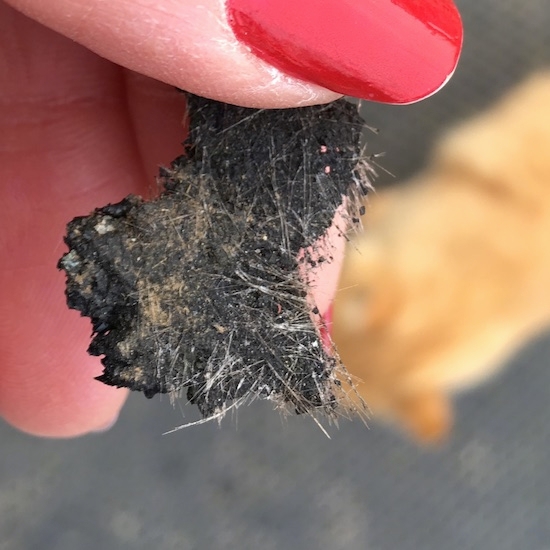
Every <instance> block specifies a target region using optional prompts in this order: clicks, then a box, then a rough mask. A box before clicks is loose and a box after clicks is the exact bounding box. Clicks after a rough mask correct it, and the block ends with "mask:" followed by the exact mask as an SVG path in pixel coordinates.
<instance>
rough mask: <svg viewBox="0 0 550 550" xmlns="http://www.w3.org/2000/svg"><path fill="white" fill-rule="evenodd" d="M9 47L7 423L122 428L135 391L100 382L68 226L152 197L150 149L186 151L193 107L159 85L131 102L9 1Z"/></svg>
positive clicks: (86, 59) (0, 385)
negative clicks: (187, 111)
mask: <svg viewBox="0 0 550 550" xmlns="http://www.w3.org/2000/svg"><path fill="white" fill-rule="evenodd" d="M0 48H1V50H2V52H4V55H3V56H2V58H1V60H0V80H1V81H2V83H3V85H2V87H1V89H0V132H1V135H2V136H3V137H2V141H1V143H0V181H1V182H2V187H1V188H0V204H2V216H1V217H0V220H1V222H0V223H1V225H2V227H1V230H0V265H1V266H2V270H1V272H0V292H1V293H2V299H1V301H0V350H1V361H2V362H1V364H0V415H2V416H4V418H6V420H8V421H9V422H11V423H12V424H14V425H15V426H17V427H19V428H21V429H23V430H26V431H28V432H30V433H34V434H41V435H48V436H73V435H77V434H81V433H85V432H87V431H90V430H93V429H97V428H101V427H102V426H105V425H107V424H109V423H110V422H112V420H113V418H114V417H115V416H116V415H117V414H118V411H119V409H120V407H121V405H122V403H123V401H124V399H125V396H126V392H125V391H121V390H116V389H113V388H109V387H106V386H104V385H103V384H101V383H99V382H97V381H95V380H94V376H97V375H98V374H100V373H101V371H102V367H101V365H100V363H99V360H98V359H97V358H92V357H89V356H88V355H87V354H86V351H85V350H86V348H87V346H88V344H89V341H90V324H89V322H88V320H87V319H83V318H80V317H79V316H78V314H77V313H76V312H74V311H69V310H67V308H66V306H65V298H64V277H63V276H62V274H61V273H59V272H57V270H56V269H55V264H56V262H57V259H58V258H59V256H60V255H61V254H62V253H63V251H64V245H63V243H62V237H63V234H64V232H65V224H66V222H67V221H68V220H69V219H71V218H72V217H74V216H75V215H82V214H87V213H88V212H89V211H90V210H91V209H93V208H94V207H95V206H97V205H101V204H105V203H108V202H113V201H118V200H120V199H121V198H122V197H124V196H125V195H126V194H128V193H130V192H134V193H141V192H146V191H147V187H148V185H149V184H148V179H147V177H146V175H145V172H149V171H151V170H152V164H153V162H154V161H153V158H152V157H149V158H142V157H141V156H140V152H139V149H140V147H150V146H151V144H152V143H153V142H155V141H156V142H157V146H156V147H157V148H156V149H154V148H151V150H153V151H154V153H153V154H154V155H160V154H161V153H160V152H161V150H162V148H163V144H166V143H167V142H169V143H173V146H174V147H175V146H177V143H178V142H179V141H181V139H182V137H183V136H182V135H181V125H180V124H181V123H180V120H181V116H182V113H183V111H184V108H183V105H181V107H180V108H178V109H175V108H174V107H175V105H176V101H175V98H176V97H177V96H170V93H171V92H170V93H168V92H167V91H166V89H164V90H161V89H160V88H159V86H160V85H159V84H158V83H151V86H150V88H149V90H148V91H147V90H145V91H144V92H143V94H142V97H141V99H140V98H137V97H134V99H133V100H132V101H130V102H127V97H126V96H127V91H128V90H130V93H131V90H132V88H133V85H132V84H130V85H129V86H128V87H127V86H125V78H124V75H123V74H122V72H121V71H120V69H118V68H116V67H115V66H114V65H111V64H110V63H108V62H106V61H104V60H102V59H100V58H98V57H96V56H95V55H94V54H92V53H90V52H89V51H86V50H85V49H84V48H82V47H80V46H78V45H76V44H74V43H72V42H71V41H69V40H66V39H64V38H62V37H60V36H59V35H56V34H55V33H53V32H51V31H49V30H47V29H45V28H44V27H41V26H40V25H38V24H36V23H33V22H31V21H30V20H28V19H26V18H24V17H23V16H21V15H20V14H17V13H16V12H14V11H12V10H11V9H9V8H7V7H6V6H5V5H1V4H0ZM142 84H143V83H142ZM163 96H164V99H162V97H163ZM154 97H156V99H159V98H160V100H159V102H158V105H156V101H153V99H152V98H154ZM178 101H179V100H178ZM143 104H147V105H146V108H144V107H143ZM128 105H131V106H130V107H128ZM145 111H147V112H148V113H149V114H148V115H147V117H144V116H142V115H140V113H143V112H145ZM174 111H177V112H174ZM132 114H133V115H134V117H135V118H134V120H133V121H132V119H131V118H132V117H131V115H132ZM134 128H137V129H139V131H140V132H141V133H142V134H148V136H147V137H142V138H140V140H136V139H134V137H133V136H134V135H133V132H134ZM160 129H162V131H160ZM177 135H179V137H176V136H177ZM149 136H150V137H149ZM172 155H173V152H172V151H167V155H166V157H165V158H162V159H158V161H157V162H165V163H167V162H168V161H169V160H170V157H171V156H172Z"/></svg>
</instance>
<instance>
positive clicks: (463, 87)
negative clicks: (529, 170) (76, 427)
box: [0, 0, 550, 550]
mask: <svg viewBox="0 0 550 550" xmlns="http://www.w3.org/2000/svg"><path fill="white" fill-rule="evenodd" d="M456 3H457V4H458V6H459V8H460V10H461V13H462V16H463V20H464V25H465V47H464V53H463V56H462V60H461V63H460V65H459V67H458V70H457V72H456V74H455V76H454V78H453V79H452V80H451V82H450V84H449V85H448V86H447V87H446V88H445V89H444V90H442V91H441V92H440V93H439V94H437V95H436V96H434V97H432V98H430V99H429V100H427V101H425V102H423V103H420V104H418V105H412V106H407V107H390V106H381V105H374V104H369V105H367V106H366V108H365V117H366V119H367V123H368V124H369V125H371V126H374V127H377V128H379V129H380V135H378V136H374V135H370V136H369V137H368V140H369V151H370V152H371V153H379V152H386V155H385V157H384V158H383V159H381V163H382V164H383V166H384V167H385V168H387V169H388V170H389V171H390V172H391V173H393V174H394V175H395V176H396V178H392V177H390V176H389V175H387V174H384V173H381V177H380V181H379V184H378V185H386V184H388V183H396V182H397V183H398V182H399V180H403V179H405V178H407V177H409V176H410V175H412V174H413V173H414V172H415V171H416V170H418V169H419V168H421V167H422V166H423V165H424V163H425V159H426V156H427V154H428V153H429V151H430V147H431V144H432V143H434V142H435V141H436V139H437V136H438V135H439V134H440V132H441V131H442V130H443V129H444V128H445V127H447V126H448V125H449V124H452V123H454V122H456V121H458V120H460V119H462V118H464V117H467V116H470V115H472V114H474V113H476V112H478V111H479V110H480V109H482V108H483V107H485V106H487V105H489V104H490V103H491V102H492V101H493V100H494V99H496V98H497V97H498V96H499V95H501V93H502V92H503V91H504V90H506V89H508V88H509V87H510V86H512V85H513V84H514V83H516V82H518V81H519V80H521V79H522V77H523V76H524V75H526V74H528V73H529V72H531V71H532V70H534V69H536V68H537V67H541V66H544V65H545V64H547V65H550V3H549V2H548V0H479V1H477V2H472V1H471V0H456ZM549 102H550V98H549ZM457 416H458V420H457V425H456V428H455V431H454V434H453V437H452V439H451V441H450V442H449V443H448V444H447V445H446V446H445V447H443V448H441V449H439V450H432V451H427V450H422V449H420V448H418V447H417V446H415V445H414V444H412V443H410V442H408V441H406V440H404V439H403V438H402V437H400V436H399V435H397V434H395V433H393V432H391V431H389V430H388V429H387V428H385V427H383V426H381V425H377V424H373V425H371V426H369V427H368V428H367V427H365V425H364V424H362V422H361V421H359V420H356V421H354V422H350V421H342V422H341V423H340V425H339V427H335V426H332V427H329V428H328V431H329V433H330V435H331V439H328V438H327V437H326V436H325V435H324V434H323V433H322V432H321V430H320V429H319V428H318V427H317V426H316V425H315V424H314V423H313V422H312V421H311V420H310V419H308V418H300V417H288V418H281V417H280V416H279V414H278V413H277V412H274V411H273V410H272V407H271V405H270V404H269V403H255V404H254V405H252V406H250V407H247V408H242V409H240V411H239V414H238V417H228V418H226V419H225V420H224V421H223V422H222V424H221V426H218V425H217V424H215V423H210V424H206V425H202V426H197V427H191V428H188V429H186V430H183V431H179V432H176V433H174V434H171V435H164V436H163V435H162V434H163V432H165V431H167V430H169V429H171V428H173V427H174V426H177V425H179V424H182V423H186V422H190V421H193V420H196V419H197V418H198V416H197V413H196V411H195V410H194V408H193V407H188V406H186V405H184V404H183V403H182V404H181V405H179V406H177V407H175V408H174V407H172V406H171V405H170V403H169V401H168V399H167V398H157V399H154V400H151V401H149V400H146V399H145V398H144V397H143V396H141V395H132V396H131V398H130V400H129V403H128V405H127V406H126V408H125V409H124V410H123V412H122V416H121V419H120V421H119V422H118V424H117V425H116V426H115V427H114V428H113V429H112V430H111V431H109V432H107V433H105V434H100V435H94V436H88V437H84V438H81V439H77V440H72V441H48V440H40V439H34V438H31V437H28V436H25V435H23V434H20V433H18V432H16V431H15V430H13V429H11V428H10V427H8V426H7V425H4V424H0V440H1V441H2V452H1V453H0V549H1V550H19V549H21V550H34V549H37V550H38V549H40V550H44V549H56V550H88V549H90V550H91V549H94V550H95V549H96V548H102V549H118V548H133V549H142V548H143V549H150V548H152V547H156V548H158V549H167V550H170V549H178V550H188V549H189V550H190V549H212V550H218V549H220V550H222V549H262V550H263V549H266V550H270V549H281V548H286V549H299V550H310V549H311V550H318V549H330V550H338V549H342V550H355V549H365V550H420V549H421V550H442V549H449V550H453V549H460V550H468V549H475V550H481V549H483V550H508V549H509V550H520V549H521V550H550V336H542V337H540V338H539V339H538V340H537V341H535V342H531V343H530V344H529V345H527V346H526V347H525V348H524V349H523V350H522V351H521V352H520V353H519V354H517V355H516V356H515V357H514V358H512V359H511V360H510V361H509V365H508V368H507V369H506V370H505V372H504V373H503V374H501V375H500V376H499V377H498V378H496V379H495V380H493V381H492V382H490V383H489V384H487V385H485V386H483V387H480V388H478V389H476V390H474V391H472V392H470V393H468V394H466V395H464V396H462V397H461V398H460V399H459V401H458V411H457Z"/></svg>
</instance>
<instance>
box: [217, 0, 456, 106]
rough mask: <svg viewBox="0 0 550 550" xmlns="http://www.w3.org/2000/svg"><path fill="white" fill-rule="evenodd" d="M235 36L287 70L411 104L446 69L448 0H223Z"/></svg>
mask: <svg viewBox="0 0 550 550" xmlns="http://www.w3.org/2000/svg"><path fill="white" fill-rule="evenodd" d="M227 13H228V19H229V23H230V25H231V27H232V29H233V32H234V34H235V36H236V37H237V39H238V40H240V41H241V42H242V43H244V44H246V45H247V46H248V47H249V48H250V49H251V50H252V52H253V53H254V54H255V55H257V56H258V57H259V58H261V59H263V60H264V61H267V62H268V63H270V64H271V65H273V66H274V67H276V68H278V69H279V70H281V71H283V72H285V73H287V74H288V75H290V76H293V77H296V78H300V79H302V80H306V81H309V82H312V83H315V84H318V85H320V86H323V87H325V88H328V89H329V90H332V91H335V92H339V93H342V94H345V95H351V96H354V97H360V98H364V99H369V100H372V101H379V102H383V103H412V102H414V101H419V100H420V99H423V98H425V97H427V96H429V95H431V94H433V93H434V92H436V91H437V90H439V89H440V88H441V87H442V86H443V85H444V84H445V83H446V82H447V81H448V80H449V78H450V77H451V75H452V74H453V72H454V70H455V67H456V64H457V62H458V57H459V55H460V49H461V46H462V21H461V19H460V15H459V13H458V10H457V9H456V6H455V5H454V4H453V2H452V0H325V1H324V2H319V0H227Z"/></svg>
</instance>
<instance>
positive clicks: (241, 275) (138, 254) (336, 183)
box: [59, 96, 370, 417]
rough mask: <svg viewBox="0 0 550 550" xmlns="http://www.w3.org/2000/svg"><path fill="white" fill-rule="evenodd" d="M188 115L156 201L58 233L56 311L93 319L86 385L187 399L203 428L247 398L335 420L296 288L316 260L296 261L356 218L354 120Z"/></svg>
mask: <svg viewBox="0 0 550 550" xmlns="http://www.w3.org/2000/svg"><path fill="white" fill-rule="evenodd" d="M188 106H189V113H190V128H191V130H190V135H189V137H188V139H187V141H186V142H185V144H184V145H185V155H184V156H181V157H179V158H177V159H176V160H175V161H174V162H173V163H172V165H171V167H170V168H169V169H162V170H161V174H160V177H159V181H160V183H161V184H162V186H163V191H162V193H161V195H160V196H159V197H158V198H157V199H155V200H153V201H151V202H145V201H144V200H142V199H141V198H140V197H137V196H129V197H127V198H125V199H124V200H123V201H121V202H120V203H118V204H111V205H108V206H105V207H103V208H98V209H96V210H95V211H94V212H93V213H92V214H90V215H89V216H86V217H79V218H75V219H74V220H73V221H71V222H70V223H69V225H68V229H67V236H66V237H65V242H66V244H67V245H68V247H69V252H68V253H66V254H65V255H64V256H63V258H62V259H61V260H60V261H59V267H60V268H61V269H63V270H64V271H65V272H66V275H67V290H66V295H67V302H68V305H69V307H71V308H74V309H77V310H79V311H80V312H81V313H82V315H85V316H88V317H90V318H91V320H92V325H93V340H92V343H91V345H90V347H89V349H88V351H89V353H90V354H92V355H98V356H103V357H102V363H103V365H104V366H105V369H104V373H103V374H102V375H101V376H100V377H99V378H98V379H99V380H101V381H102V382H105V383H106V384H110V385H113V386H119V387H121V386H123V387H128V388H130V389H133V390H139V391H142V392H143V393H144V394H145V395H146V396H147V397H151V396H153V395H155V394H156V393H159V392H163V393H164V392H169V393H170V394H172V395H179V394H181V393H182V392H186V394H187V397H188V399H189V400H190V401H191V402H192V403H195V404H196V405H197V406H198V407H199V409H200V411H201V413H202V414H203V416H205V417H210V416H214V415H220V413H224V412H225V411H226V410H227V409H228V408H229V407H231V406H235V405H239V404H241V403H242V402H245V401H247V400H249V399H251V398H254V397H263V398H269V399H272V400H274V401H275V402H276V403H277V404H278V405H288V406H290V407H291V408H292V409H293V410H295V411H296V412H299V413H302V412H310V413H312V412H314V411H316V410H321V411H323V412H325V413H327V414H329V415H333V414H334V412H335V410H336V408H337V406H338V403H339V400H340V399H341V398H342V393H343V390H342V385H341V383H340V380H338V378H337V371H338V370H339V369H340V368H341V366H340V365H339V364H338V361H337V359H335V358H333V357H330V356H329V355H327V353H326V352H325V350H324V349H323V346H322V345H321V343H320V339H319V335H318V333H317V330H316V328H315V324H314V322H313V320H312V315H313V316H317V315H318V314H319V310H318V309H317V308H316V306H315V305H314V304H311V303H310V302H309V301H308V300H307V297H306V288H305V285H304V283H303V281H302V280H301V279H300V277H299V262H310V264H313V263H314V260H313V259H312V258H311V257H310V252H306V253H305V254H302V256H301V257H300V258H301V259H300V260H298V257H299V253H300V251H301V250H303V249H305V248H306V247H311V246H312V245H314V243H315V241H316V240H317V239H318V238H319V237H320V236H321V235H322V234H323V233H324V232H325V230H326V229H327V228H328V227H329V225H330V224H331V221H332V218H333V216H334V213H335V209H336V208H337V206H338V205H339V204H341V203H342V200H343V197H344V196H346V195H347V196H349V197H351V198H350V199H349V200H348V201H347V211H348V212H347V215H348V218H349V220H352V219H355V218H356V217H357V216H359V215H360V214H359V209H360V205H359V202H358V201H357V200H356V197H358V196H361V195H362V194H364V193H365V192H366V191H367V189H368V187H369V183H368V180H367V179H366V176H367V173H368V172H369V171H370V168H369V166H368V165H367V164H366V163H364V162H363V161H361V150H360V137H361V131H362V126H363V123H362V120H361V119H360V117H359V115H358V112H357V106H354V105H352V104H350V103H347V102H346V101H344V100H341V101H338V102H335V103H332V104H330V105H324V106H315V107H304V108H300V109H287V110H255V109H245V108H241V107H235V106H231V105H227V104H222V103H218V102H214V101H211V100H206V99H202V98H198V97H195V96H188ZM350 223H351V222H350ZM344 229H345V228H344ZM317 261H320V260H319V258H317ZM340 378H342V377H341V376H340Z"/></svg>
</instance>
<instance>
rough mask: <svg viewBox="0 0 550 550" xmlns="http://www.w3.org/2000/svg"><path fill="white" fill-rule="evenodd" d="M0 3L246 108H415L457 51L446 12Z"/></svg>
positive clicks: (444, 1) (452, 10) (53, 0)
mask: <svg viewBox="0 0 550 550" xmlns="http://www.w3.org/2000/svg"><path fill="white" fill-rule="evenodd" d="M9 2H10V3H11V4H12V5H13V6H14V7H17V9H20V10H21V11H23V12H24V13H26V14H27V15H29V16H31V17H33V18H35V19H36V20H38V21H40V22H42V23H43V24H45V25H47V26H50V27H51V28H53V29H55V30H57V31H58V32H60V33H62V34H64V35H66V36H68V37H70V38H72V39H74V40H76V41H77V42H79V43H81V44H83V45H85V46H86V47H88V48H90V49H91V50H93V51H95V52H96V53H98V54H100V55H101V56H103V57H106V58H107V59H110V60H111V61H114V62H116V63H118V64H120V65H123V66H125V67H128V68H130V69H133V70H134V71H137V72H139V73H143V74H146V75H148V76H151V77H154V78H156V79H159V80H162V81H164V82H167V83H171V84H174V85H176V86H179V87H181V88H183V89H185V90H187V91H190V92H193V93H196V94H199V95H203V96H205V97H210V98H213V99H218V100H221V101H225V102H228V103H236V104H240V105H245V106H249V107H290V106H298V105H305V104H313V103H324V102H328V101H331V100H333V99H335V98H336V97H338V95H340V94H347V95H353V96H357V97H363V98H366V99H373V100H377V101H383V102H389V103H408V102H412V101H417V100H419V99H422V98H423V97H426V96H428V95H430V94H431V93H433V92H435V91H436V90H437V89H439V88H440V87H441V86H442V85H443V84H444V83H445V82H446V81H447V80H448V78H449V76H450V75H451V74H452V72H453V71H454V69H455V67H456V64H457V61H458V56H459V52H460V48H461V44H462V25H461V21H460V16H459V15H458V12H457V10H456V7H455V6H454V4H453V2H452V0H424V2H418V0H399V1H396V0H362V1H361V2H357V1H352V0H346V1H342V0H326V1H325V2H323V3H322V4H319V2H317V1H316V0H301V1H300V2H295V1H293V0H270V1H269V2H268V1H265V0H200V1H197V0H139V1H137V2H136V0H80V1H78V0H76V1H75V0H49V1H48V2H43V1H40V0H9ZM329 90H332V91H329ZM335 92H336V93H335Z"/></svg>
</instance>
